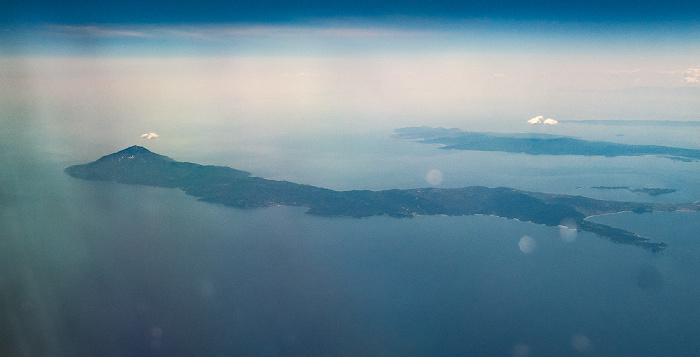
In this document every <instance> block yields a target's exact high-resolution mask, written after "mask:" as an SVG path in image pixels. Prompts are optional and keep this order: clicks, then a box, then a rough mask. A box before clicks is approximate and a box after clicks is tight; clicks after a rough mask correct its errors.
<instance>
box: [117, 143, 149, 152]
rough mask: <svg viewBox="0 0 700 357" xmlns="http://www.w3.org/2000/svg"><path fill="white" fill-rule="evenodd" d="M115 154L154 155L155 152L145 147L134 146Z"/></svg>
mask: <svg viewBox="0 0 700 357" xmlns="http://www.w3.org/2000/svg"><path fill="white" fill-rule="evenodd" d="M115 154H153V152H152V151H150V150H148V149H146V148H145V147H143V146H138V145H133V146H129V147H128V148H126V149H124V150H121V151H118V152H116V153H115Z"/></svg>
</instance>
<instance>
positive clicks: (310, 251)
mask: <svg viewBox="0 0 700 357" xmlns="http://www.w3.org/2000/svg"><path fill="white" fill-rule="evenodd" d="M395 145H398V147H397V146H392V147H391V148H392V149H391V150H389V149H387V147H383V149H382V150H384V151H382V153H384V154H385V155H384V156H381V155H379V154H377V155H378V156H376V155H375V156H371V158H368V157H369V156H365V154H364V153H365V152H372V151H373V150H374V149H372V148H371V147H370V148H366V149H362V150H360V149H358V150H360V154H357V153H356V154H355V155H345V154H343V153H341V152H338V153H337V154H334V153H333V152H332V151H331V152H328V153H326V154H325V155H321V156H320V157H319V158H318V163H314V162H313V160H307V159H305V158H300V159H298V161H297V162H295V165H291V164H290V165H289V166H288V167H293V168H291V169H289V171H284V170H280V171H278V172H277V173H276V174H277V175H279V176H284V177H286V178H287V179H289V180H290V181H296V182H302V183H310V184H316V185H320V186H326V187H332V188H339V189H348V188H372V189H376V188H389V187H394V186H395V187H412V186H413V187H415V186H416V185H421V184H422V185H426V184H425V176H424V175H425V174H426V173H427V172H428V171H429V170H431V169H437V170H440V171H441V172H442V173H443V177H444V179H443V182H442V183H440V185H442V186H443V187H458V186H463V185H466V184H482V185H488V186H499V185H504V186H513V187H518V188H522V189H531V190H539V191H547V192H562V193H573V194H576V193H577V192H579V193H580V194H584V195H589V196H595V197H600V198H614V199H627V200H658V201H664V200H667V201H672V202H680V201H690V200H697V199H698V188H697V187H694V185H693V184H692V183H693V177H697V176H695V175H696V173H697V170H698V169H697V167H696V166H698V164H697V163H679V162H674V161H671V160H663V159H658V158H632V159H629V158H628V159H616V158H612V159H609V158H608V159H606V158H591V159H590V160H588V161H585V162H586V163H584V159H580V158H578V159H575V158H570V157H558V158H557V157H537V158H528V161H527V163H526V164H523V162H522V158H523V157H522V156H518V155H512V154H499V153H469V152H446V151H440V150H436V149H434V148H431V147H429V146H426V145H421V144H415V143H410V142H409V143H396V144H395ZM375 149H376V148H375ZM431 150H433V151H435V152H431ZM160 153H162V154H166V155H170V156H173V157H174V158H176V159H180V157H177V156H176V155H171V154H169V153H167V152H160ZM418 153H422V156H421V155H418ZM102 154H108V153H107V152H105V153H102ZM375 154H376V152H375ZM380 154H381V153H380ZM202 155H203V156H205V154H202ZM224 156H225V153H221V154H219V156H216V155H211V156H208V159H209V160H210V161H216V160H217V159H219V158H221V157H224ZM343 158H344V159H343ZM358 158H359V159H358ZM338 160H340V163H338ZM342 160H345V161H342ZM205 161H206V160H205ZM240 161H241V162H243V163H244V164H245V163H247V164H248V165H250V166H248V167H241V166H238V168H241V169H248V170H251V168H255V167H251V166H254V162H253V161H252V160H251V161H249V162H247V161H245V160H242V159H241V160H240ZM333 162H336V164H335V167H343V168H344V169H343V170H344V171H342V170H341V171H342V172H337V173H335V174H332V175H331V176H324V175H323V174H322V173H321V172H322V171H321V169H322V166H323V165H327V164H329V163H333ZM208 163H211V162H208ZM367 163H373V164H372V165H368V164H367ZM381 163H385V165H384V166H383V167H382V166H381ZM66 164H67V163H47V164H42V165H37V166H36V167H33V166H31V165H29V166H27V165H25V166H22V165H18V164H17V162H15V163H14V164H13V165H12V166H11V168H12V169H13V170H15V172H14V174H15V175H18V176H21V177H23V178H24V179H22V180H13V178H12V177H13V174H12V173H11V174H8V173H7V171H6V172H5V173H4V174H3V175H0V181H2V182H3V184H4V186H5V187H6V188H5V189H3V190H0V195H1V196H0V197H1V198H2V200H0V218H1V219H0V229H1V232H2V233H1V234H2V240H1V241H0V258H1V260H0V283H1V284H2V294H1V295H0V298H1V300H0V304H1V305H0V313H2V316H0V319H1V320H0V321H2V322H1V323H0V329H1V330H0V336H2V337H1V338H0V355H3V356H4V355H7V356H455V355H462V356H465V355H466V356H469V355H471V356H518V357H524V356H578V355H590V356H695V355H698V354H700V319H698V316H700V304H698V301H700V275H698V272H700V259H699V257H700V237H699V234H698V232H700V214H698V213H687V212H683V213H653V214H643V215H639V214H627V213H624V214H617V215H609V216H600V217H596V218H594V220H595V221H596V222H600V223H605V224H609V225H611V226H615V227H620V228H625V229H629V230H632V231H634V232H638V233H640V234H642V235H646V236H649V237H652V238H653V239H654V240H656V241H664V242H666V243H667V244H668V245H669V247H668V248H667V249H666V250H665V251H664V252H662V253H650V252H648V251H645V250H643V249H640V248H636V247H632V246H626V245H620V244H615V243H611V242H609V241H607V240H605V239H602V238H599V237H596V236H593V235H591V234H587V233H572V232H569V231H561V230H560V228H557V227H545V226H539V225H534V224H530V223H525V222H519V221H515V220H506V219H502V218H497V217H486V216H472V217H445V216H432V217H416V218H413V219H396V218H389V217H372V218H368V219H351V218H322V217H314V216H310V215H307V214H305V213H304V209H301V208H292V207H272V208H267V209H255V210H238V209H232V208H227V207H223V206H220V205H216V204H209V203H202V202H198V201H196V199H194V198H193V197H189V196H186V195H185V194H184V193H182V192H180V191H178V190H174V189H160V188H151V187H141V186H127V185H120V184H114V183H104V182H87V181H81V180H76V179H73V178H70V177H68V176H67V175H65V174H63V173H62V172H61V170H62V168H63V167H64V166H66ZM219 164H226V165H231V166H234V165H233V164H231V163H221V162H219ZM263 164H264V163H258V164H257V165H260V166H261V167H262V166H264V165H263ZM378 165H379V166H378ZM693 165H694V166H693ZM244 166H245V165H244ZM285 167H287V166H285ZM331 167H333V165H331ZM362 168H364V169H362ZM411 168H412V169H413V170H412V171H411V170H409V169H411ZM652 168H653V169H652ZM353 172H354V173H355V174H354V175H352V173H353ZM518 172H519V173H521V174H519V175H518V174H517V173H518ZM254 173H255V174H257V175H261V176H266V175H264V173H260V172H254ZM333 175H336V176H337V177H336V176H333ZM273 176H274V175H273ZM342 176H345V177H346V179H345V180H342ZM271 178H276V177H271ZM373 178H374V179H373ZM606 178H607V180H606ZM363 182H364V183H365V184H366V186H369V187H357V185H359V184H362V183H363ZM392 184H393V185H394V186H392ZM647 184H649V185H650V186H649V185H647ZM594 185H610V186H617V185H625V186H627V185H630V186H634V187H671V188H678V189H681V191H679V192H677V193H674V194H672V195H667V196H659V197H657V198H649V197H647V196H639V195H635V194H632V193H629V192H620V191H595V190H591V189H590V188H589V187H590V186H594Z"/></svg>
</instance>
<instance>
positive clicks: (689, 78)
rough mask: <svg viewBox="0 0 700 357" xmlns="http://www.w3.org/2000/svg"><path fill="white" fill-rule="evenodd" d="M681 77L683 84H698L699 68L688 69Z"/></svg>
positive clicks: (699, 77)
mask: <svg viewBox="0 0 700 357" xmlns="http://www.w3.org/2000/svg"><path fill="white" fill-rule="evenodd" d="M683 76H684V77H683V83H700V68H688V69H686V70H685V71H683Z"/></svg>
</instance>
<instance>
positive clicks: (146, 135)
mask: <svg viewBox="0 0 700 357" xmlns="http://www.w3.org/2000/svg"><path fill="white" fill-rule="evenodd" d="M141 137H142V138H144V139H148V140H150V139H153V138H157V137H158V134H156V133H146V134H143V135H141Z"/></svg>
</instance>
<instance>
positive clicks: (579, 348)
mask: <svg viewBox="0 0 700 357" xmlns="http://www.w3.org/2000/svg"><path fill="white" fill-rule="evenodd" d="M571 346H573V347H574V350H576V352H578V353H588V352H590V351H592V350H593V343H591V339H590V338H588V336H586V335H583V334H580V333H578V334H575V335H574V336H573V337H571Z"/></svg>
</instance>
